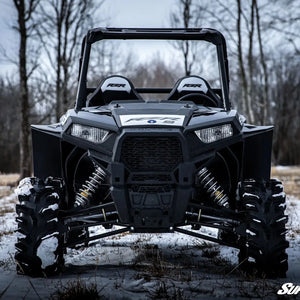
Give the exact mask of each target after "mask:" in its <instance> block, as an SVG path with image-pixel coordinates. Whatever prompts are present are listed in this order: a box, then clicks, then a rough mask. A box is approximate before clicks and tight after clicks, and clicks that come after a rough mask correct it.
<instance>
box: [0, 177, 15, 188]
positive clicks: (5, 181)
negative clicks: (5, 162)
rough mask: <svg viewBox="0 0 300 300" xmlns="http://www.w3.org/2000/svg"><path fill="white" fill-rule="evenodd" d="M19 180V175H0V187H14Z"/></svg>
mask: <svg viewBox="0 0 300 300" xmlns="http://www.w3.org/2000/svg"><path fill="white" fill-rule="evenodd" d="M19 180H20V175H19V174H0V186H3V185H4V186H10V187H16V186H17V185H18V182H19Z"/></svg>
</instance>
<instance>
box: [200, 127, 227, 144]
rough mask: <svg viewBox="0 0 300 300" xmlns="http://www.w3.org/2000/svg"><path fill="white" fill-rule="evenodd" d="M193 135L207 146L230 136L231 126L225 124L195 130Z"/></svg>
mask: <svg viewBox="0 0 300 300" xmlns="http://www.w3.org/2000/svg"><path fill="white" fill-rule="evenodd" d="M195 133H196V135H197V136H198V138H199V139H200V140H201V141H202V142H203V143H206V144H208V143H213V142H216V141H219V140H222V139H225V138H228V137H230V136H232V135H233V129H232V126H231V124H225V125H220V126H214V127H209V128H204V129H200V130H196V131H195Z"/></svg>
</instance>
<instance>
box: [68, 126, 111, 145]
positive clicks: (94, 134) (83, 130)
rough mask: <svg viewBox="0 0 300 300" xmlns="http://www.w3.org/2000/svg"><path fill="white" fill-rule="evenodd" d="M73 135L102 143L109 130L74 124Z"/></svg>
mask: <svg viewBox="0 0 300 300" xmlns="http://www.w3.org/2000/svg"><path fill="white" fill-rule="evenodd" d="M71 135H72V136H76V137H79V138H82V139H84V140H87V141H89V142H92V143H102V142H103V141H104V139H105V138H106V136H107V135H108V131H107V130H104V129H100V128H96V127H91V126H85V125H80V124H73V125H72V129H71Z"/></svg>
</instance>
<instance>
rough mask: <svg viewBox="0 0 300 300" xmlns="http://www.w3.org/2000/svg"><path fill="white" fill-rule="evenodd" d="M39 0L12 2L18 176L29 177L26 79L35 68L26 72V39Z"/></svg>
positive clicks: (16, 0) (32, 26)
mask: <svg viewBox="0 0 300 300" xmlns="http://www.w3.org/2000/svg"><path fill="white" fill-rule="evenodd" d="M38 4H39V0H30V1H25V0H14V6H15V8H16V10H17V14H18V22H17V26H16V29H17V31H18V33H19V37H20V46H19V80H20V106H21V130H20V176H21V178H22V177H26V176H30V175H31V155H30V153H31V152H30V127H29V113H30V107H29V93H28V79H29V77H30V75H31V73H32V72H33V70H34V69H35V68H36V66H34V67H33V69H31V70H29V71H28V70H27V46H28V45H27V42H28V37H29V36H30V34H31V33H32V29H33V28H34V27H35V23H34V22H33V14H34V12H35V11H36V8H37V5H38Z"/></svg>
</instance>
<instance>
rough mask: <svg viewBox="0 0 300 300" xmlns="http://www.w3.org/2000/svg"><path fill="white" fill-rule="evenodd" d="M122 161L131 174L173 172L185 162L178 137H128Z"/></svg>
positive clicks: (122, 152) (123, 149)
mask: <svg viewBox="0 0 300 300" xmlns="http://www.w3.org/2000/svg"><path fill="white" fill-rule="evenodd" d="M121 161H122V162H123V163H124V164H125V166H126V167H127V168H128V169H129V170H130V171H131V172H155V171H156V172H159V171H160V172H171V171H173V170H174V169H175V168H176V167H177V166H178V164H179V163H180V162H182V161H183V157H182V149H181V143H180V141H179V139H178V138H176V137H127V138H126V139H125V140H124V142H123V145H122V151H121Z"/></svg>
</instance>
